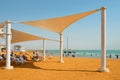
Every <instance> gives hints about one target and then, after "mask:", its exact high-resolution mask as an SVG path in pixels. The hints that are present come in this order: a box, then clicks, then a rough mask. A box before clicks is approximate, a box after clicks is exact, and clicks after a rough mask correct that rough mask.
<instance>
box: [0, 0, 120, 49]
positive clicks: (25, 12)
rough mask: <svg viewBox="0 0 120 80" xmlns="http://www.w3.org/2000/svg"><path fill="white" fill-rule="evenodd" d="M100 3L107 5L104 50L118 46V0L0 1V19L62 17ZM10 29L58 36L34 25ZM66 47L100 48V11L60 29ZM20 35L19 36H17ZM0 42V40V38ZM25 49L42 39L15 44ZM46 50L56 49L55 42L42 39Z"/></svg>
mask: <svg viewBox="0 0 120 80" xmlns="http://www.w3.org/2000/svg"><path fill="white" fill-rule="evenodd" d="M102 6H105V7H106V8H107V49H120V16H119V15H120V9H119V7H120V0H0V22H3V21H6V20H11V21H15V22H22V21H31V20H42V19H47V18H55V17H60V16H66V15H71V14H76V13H81V12H85V11H90V10H94V9H99V8H101V7H102ZM12 28H14V29H16V30H20V31H25V32H27V33H31V34H34V35H37V36H43V37H46V38H51V39H57V40H58V39H59V35H58V34H56V33H53V32H50V31H46V30H43V29H40V28H36V27H30V26H25V25H21V24H12ZM63 35H64V48H66V44H67V43H66V41H67V37H68V39H69V42H68V43H69V48H72V49H100V44H101V42H100V38H101V36H100V35H101V16H100V11H99V12H97V13H95V14H92V15H90V16H88V17H86V18H84V19H82V20H79V21H77V22H75V23H74V24H72V25H70V26H69V27H68V28H67V29H66V30H65V31H64V32H63ZM21 36H22V35H21ZM0 42H1V43H4V40H3V39H0ZM17 44H20V45H23V46H24V47H25V48H28V49H42V41H30V42H23V43H17ZM46 46H47V47H46V48H47V49H59V43H58V42H53V41H46Z"/></svg>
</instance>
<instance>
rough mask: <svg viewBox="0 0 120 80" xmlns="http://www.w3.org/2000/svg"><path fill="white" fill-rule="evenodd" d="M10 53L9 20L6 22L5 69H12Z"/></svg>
mask: <svg viewBox="0 0 120 80" xmlns="http://www.w3.org/2000/svg"><path fill="white" fill-rule="evenodd" d="M10 53H11V22H10V21H7V22H6V67H5V69H13V66H11V61H10Z"/></svg>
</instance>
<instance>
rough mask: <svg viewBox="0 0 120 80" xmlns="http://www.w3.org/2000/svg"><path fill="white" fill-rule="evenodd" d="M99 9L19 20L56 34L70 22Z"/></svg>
mask: <svg viewBox="0 0 120 80" xmlns="http://www.w3.org/2000/svg"><path fill="white" fill-rule="evenodd" d="M99 10H100V9H97V10H92V11H88V12H83V13H79V14H74V15H70V16H63V17H58V18H52V19H45V20H35V21H26V22H21V23H22V24H26V25H30V26H35V27H39V28H43V29H46V30H50V31H53V32H56V33H58V34H61V33H62V32H63V31H64V30H65V29H66V28H67V27H68V26H69V25H71V24H72V23H74V22H76V21H77V20H79V19H82V18H84V17H86V16H88V15H90V14H93V13H95V12H97V11H99Z"/></svg>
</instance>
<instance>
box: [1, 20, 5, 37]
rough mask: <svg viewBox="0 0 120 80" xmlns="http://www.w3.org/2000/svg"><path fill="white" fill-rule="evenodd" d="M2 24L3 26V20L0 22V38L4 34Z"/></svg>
mask: <svg viewBox="0 0 120 80" xmlns="http://www.w3.org/2000/svg"><path fill="white" fill-rule="evenodd" d="M4 26H5V22H2V23H0V38H4V35H3V33H4V32H3V28H4Z"/></svg>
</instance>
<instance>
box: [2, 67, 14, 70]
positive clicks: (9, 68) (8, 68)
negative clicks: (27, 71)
mask: <svg viewBox="0 0 120 80" xmlns="http://www.w3.org/2000/svg"><path fill="white" fill-rule="evenodd" d="M13 68H14V67H13V66H10V67H6V66H5V67H4V69H7V70H11V69H13Z"/></svg>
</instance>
